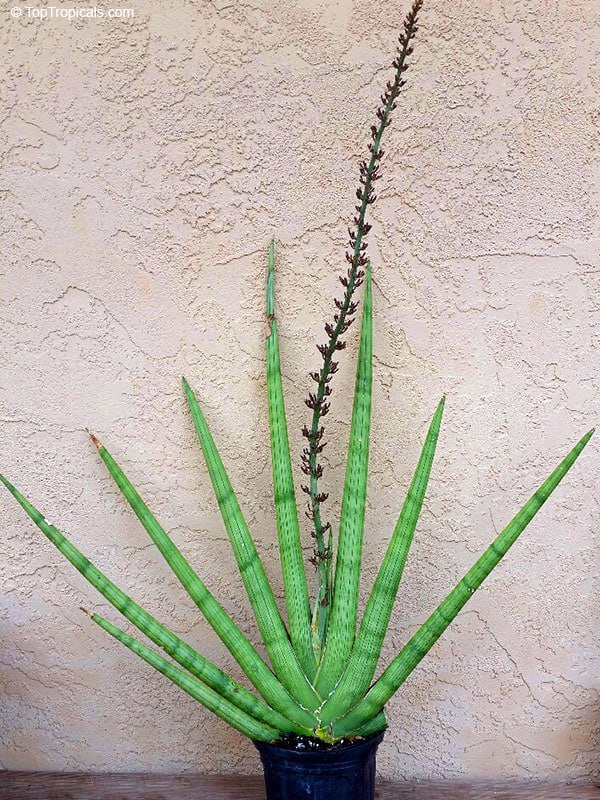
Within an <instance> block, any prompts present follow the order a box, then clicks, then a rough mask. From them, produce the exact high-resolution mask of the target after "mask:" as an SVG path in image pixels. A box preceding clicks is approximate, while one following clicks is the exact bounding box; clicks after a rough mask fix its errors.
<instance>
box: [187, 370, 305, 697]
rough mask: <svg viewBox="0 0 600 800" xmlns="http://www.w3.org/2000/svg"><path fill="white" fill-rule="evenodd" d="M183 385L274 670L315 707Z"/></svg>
mask: <svg viewBox="0 0 600 800" xmlns="http://www.w3.org/2000/svg"><path fill="white" fill-rule="evenodd" d="M183 385H184V388H185V392H186V395H187V399H188V403H189V405H190V409H191V412H192V418H193V420H194V425H195V428H196V432H197V434H198V438H199V440H200V444H201V446H202V452H203V454H204V459H205V461H206V466H207V468H208V473H209V475H210V479H211V482H212V485H213V489H214V491H215V495H216V498H217V502H218V504H219V509H220V511H221V516H222V517H223V522H224V523H225V528H226V530H227V533H228V535H229V541H230V543H231V547H232V550H233V553H234V556H235V560H236V562H237V565H238V569H239V571H240V574H241V576H242V580H243V582H244V586H245V587H246V591H247V593H248V598H249V600H250V604H251V606H252V609H253V611H254V616H255V617H256V622H257V624H258V628H259V630H260V633H261V636H262V639H263V642H264V645H265V648H266V650H267V653H268V654H269V658H270V659H271V664H272V665H273V669H274V671H275V674H276V675H277V677H278V678H279V680H280V681H281V683H282V684H283V685H284V686H285V687H286V689H287V690H288V691H289V692H290V694H291V695H292V696H293V697H295V698H296V700H297V701H298V702H299V703H301V704H302V705H303V706H305V707H306V708H308V709H311V710H314V709H316V708H317V707H318V706H319V703H320V699H319V697H318V696H317V694H316V693H315V690H314V689H313V688H312V686H311V684H310V683H309V680H308V678H307V677H306V675H305V673H304V672H303V670H302V667H301V666H300V663H299V661H298V658H297V657H296V654H295V653H294V650H293V649H292V645H291V643H290V640H289V638H288V634H287V630H286V628H285V625H284V624H283V620H282V618H281V614H280V613H279V609H278V608H277V603H276V602H275V598H274V596H273V591H272V589H271V586H270V584H269V581H268V579H267V576H266V573H265V569H264V567H263V564H262V561H261V560H260V557H259V555H258V553H257V552H256V547H255V546H254V542H253V540H252V537H251V536H250V531H249V530H248V526H247V524H246V520H245V519H244V515H243V514H242V511H241V509H240V506H239V503H238V501H237V498H236V496H235V493H234V491H233V487H232V486H231V483H230V481H229V477H228V476H227V473H226V471H225V467H224V466H223V462H222V461H221V457H220V456H219V453H218V451H217V448H216V445H215V443H214V440H213V438H212V436H211V433H210V431H209V429H208V425H207V424H206V419H205V418H204V414H203V413H202V410H201V409H200V406H199V404H198V401H197V399H196V396H195V395H194V393H193V392H192V390H191V388H190V386H189V384H188V383H187V381H186V380H185V379H184V381H183Z"/></svg>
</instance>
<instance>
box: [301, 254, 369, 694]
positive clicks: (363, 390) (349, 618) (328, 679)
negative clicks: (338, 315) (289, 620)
mask: <svg viewBox="0 0 600 800" xmlns="http://www.w3.org/2000/svg"><path fill="white" fill-rule="evenodd" d="M372 355H373V301H372V294H371V269H370V266H368V267H367V274H366V282H365V298H364V305H363V313H362V323H361V331H360V346H359V352H358V365H357V370H356V382H355V388H354V406H353V409H352V422H351V425H350V441H349V445H348V460H347V463H346V478H345V482H344V494H343V497H342V509H341V513H340V526H339V538H338V548H337V559H336V565H335V582H334V587H333V599H332V604H331V612H330V614H329V623H328V627H327V636H326V642H325V653H324V655H323V658H322V661H321V664H320V666H319V671H318V673H317V680H316V684H315V688H316V689H317V692H318V693H319V694H320V695H321V697H326V696H327V695H328V694H329V693H330V692H331V691H332V689H333V688H334V686H335V684H336V683H337V681H338V680H339V678H340V675H341V673H342V671H343V670H344V668H345V666H346V664H347V661H348V657H349V655H350V651H351V650H352V645H353V644H354V635H355V632H356V615H357V611H358V591H359V585H360V564H361V555H362V543H363V529H364V518H365V505H366V494H367V469H368V462H369V431H370V426H371V389H372V382H373V364H372Z"/></svg>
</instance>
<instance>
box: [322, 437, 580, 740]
mask: <svg viewBox="0 0 600 800" xmlns="http://www.w3.org/2000/svg"><path fill="white" fill-rule="evenodd" d="M593 432H594V431H593V429H592V430H591V431H589V432H588V433H586V435H585V436H584V437H583V438H582V439H581V440H580V441H579V442H578V443H577V444H576V445H575V447H574V448H573V449H572V450H571V452H570V453H569V454H568V455H567V456H566V458H565V459H564V460H563V461H561V463H560V464H559V465H558V467H557V468H556V469H555V470H554V472H553V473H552V474H551V475H550V476H549V477H548V478H547V479H546V480H545V481H544V483H543V484H542V485H541V486H540V487H539V489H538V490H537V491H536V492H535V494H534V495H533V496H532V497H531V498H530V499H529V500H528V501H527V503H525V505H524V506H523V508H522V509H521V510H520V511H519V512H518V514H517V515H516V516H515V517H514V518H513V519H512V520H511V521H510V522H509V524H508V525H507V526H506V528H504V530H503V531H502V532H501V533H500V534H499V535H498V536H497V537H496V539H495V540H494V541H493V542H492V544H491V545H490V546H489V547H488V549H487V550H486V551H485V552H484V553H483V555H482V556H481V557H480V558H479V559H478V560H477V561H476V562H475V564H474V565H473V566H472V567H471V569H470V570H469V571H468V572H467V574H466V575H465V577H464V578H463V579H462V580H461V581H460V582H459V583H458V584H457V586H455V588H454V589H453V590H452V591H451V592H450V594H449V595H448V597H446V599H445V600H444V601H443V602H442V603H440V605H439V606H438V607H437V608H436V610H435V611H434V612H433V614H432V615H431V616H430V617H429V619H428V620H427V621H426V622H425V623H424V624H423V625H422V626H421V627H420V628H419V630H418V631H417V633H415V635H414V636H413V637H412V638H411V639H410V641H409V642H408V643H407V644H406V646H405V647H404V648H403V649H402V650H401V651H400V653H399V654H398V655H397V656H396V658H395V659H394V660H393V661H392V663H391V664H390V665H389V667H388V668H387V669H386V670H385V672H384V673H383V674H382V675H381V677H380V678H379V679H378V680H377V681H376V682H375V683H374V684H373V686H372V687H371V689H370V690H369V692H368V693H367V695H366V696H365V698H364V699H363V700H361V702H359V703H358V704H357V705H356V706H355V707H354V708H353V709H352V710H351V711H350V713H348V714H347V715H345V716H343V717H341V718H340V719H339V720H337V721H336V722H335V723H334V724H333V726H332V730H333V733H334V735H335V736H344V735H349V734H350V733H351V732H352V731H354V730H356V729H357V728H358V727H359V726H361V725H363V724H364V723H365V722H366V721H367V720H369V719H371V718H372V717H374V716H375V715H376V714H377V713H378V712H379V711H381V709H383V707H384V706H385V704H386V703H387V701H388V700H389V699H390V697H392V695H393V694H394V693H395V692H396V691H397V690H398V689H399V688H400V686H401V685H402V684H403V683H404V681H405V680H406V678H407V677H408V676H409V675H410V673H411V672H412V671H413V669H414V668H415V667H416V666H417V664H418V663H419V661H421V659H422V658H423V657H424V656H425V655H426V654H427V653H428V652H429V650H430V649H431V648H432V647H433V645H434V644H435V642H437V640H438V639H439V637H440V636H441V635H442V633H443V632H444V631H445V630H446V628H447V627H448V626H449V625H450V623H451V622H452V620H453V619H454V618H455V617H456V615H457V614H458V613H459V611H460V610H461V608H462V607H463V606H464V605H465V603H466V602H467V601H468V600H469V599H470V598H471V597H472V596H473V593H474V592H475V590H476V589H478V588H479V586H481V584H482V583H483V581H484V580H485V579H486V578H487V576H488V575H489V574H490V572H491V571H492V570H493V569H494V567H495V566H496V565H497V564H498V562H499V561H500V559H501V558H503V556H504V555H506V553H507V552H508V550H509V549H510V547H511V546H512V545H513V544H514V543H515V542H516V540H517V539H518V537H519V536H520V534H521V533H522V532H523V531H524V530H525V528H526V527H527V525H528V524H529V523H530V522H531V520H532V519H533V517H534V516H535V515H536V514H537V512H538V511H539V510H540V508H541V507H542V506H543V505H544V503H545V502H546V500H547V499H548V498H549V497H550V495H551V494H552V492H553V491H554V489H555V488H556V487H557V486H558V484H559V483H560V482H561V480H562V479H563V478H564V477H565V475H566V474H567V472H568V471H569V469H570V468H571V467H572V466H573V464H574V462H575V460H576V459H577V457H578V456H579V454H580V453H581V451H582V450H583V448H584V447H585V445H586V444H587V443H588V441H589V439H590V437H591V436H592V434H593Z"/></svg>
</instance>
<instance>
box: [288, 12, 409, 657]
mask: <svg viewBox="0 0 600 800" xmlns="http://www.w3.org/2000/svg"><path fill="white" fill-rule="evenodd" d="M422 5H423V0H415V2H414V3H413V5H412V7H411V9H410V11H409V12H408V14H407V15H406V18H405V20H404V25H403V31H402V32H401V33H400V36H399V37H398V50H397V53H396V57H395V58H394V60H393V61H392V66H393V67H394V68H395V70H396V72H395V75H394V80H393V81H388V83H387V84H386V88H385V92H384V93H383V94H382V95H381V105H380V106H379V108H378V109H377V124H375V125H372V126H371V141H370V142H369V145H368V147H369V152H370V157H369V159H368V160H363V161H362V162H361V164H360V177H359V181H360V184H359V187H358V189H357V190H356V197H357V198H358V201H359V202H358V204H357V205H356V206H355V211H356V215H355V216H354V219H353V223H354V226H353V227H349V228H348V235H349V243H348V250H347V252H346V260H347V262H348V265H349V266H348V268H347V270H346V272H345V273H344V274H343V275H341V276H340V278H339V280H340V283H341V284H342V286H343V289H344V292H343V296H342V298H341V299H340V298H337V297H336V298H335V299H334V303H335V306H336V308H337V311H336V312H335V313H334V315H333V321H332V322H327V323H326V324H325V333H326V334H327V337H328V339H327V342H325V344H319V345H317V349H318V351H319V353H320V354H321V356H322V358H323V364H322V366H321V368H320V369H319V370H318V371H315V372H311V373H310V377H311V378H312V380H313V381H314V382H315V383H316V384H317V387H316V390H315V391H314V392H309V395H308V397H307V399H306V400H305V403H306V405H307V406H308V407H309V408H310V409H311V410H312V418H311V421H310V426H308V425H305V426H304V427H303V429H302V435H303V436H304V438H305V439H306V440H307V444H306V446H305V447H304V449H303V451H302V471H303V472H304V474H305V475H307V476H308V483H307V484H305V485H303V486H302V491H303V492H304V493H305V494H306V495H308V500H307V510H306V515H307V517H308V518H309V520H311V522H312V531H311V535H312V538H313V539H314V542H315V546H314V552H313V555H312V557H311V563H312V564H313V565H314V566H315V568H316V570H317V576H318V587H317V593H316V597H315V602H314V606H313V612H312V636H313V648H314V650H315V654H316V658H317V661H318V660H319V657H320V655H321V653H322V650H323V647H324V645H325V638H326V634H327V623H328V619H329V610H330V606H331V594H332V586H333V580H332V572H333V570H332V559H333V530H332V526H331V523H330V522H324V521H323V517H322V515H321V505H322V503H323V502H325V500H327V498H328V497H329V494H328V493H327V492H323V491H320V489H319V479H320V478H321V477H322V475H323V463H322V461H321V459H320V455H321V453H322V452H323V450H324V449H325V446H326V442H325V440H324V434H325V427H324V424H323V417H325V416H327V414H328V413H329V409H330V400H329V398H330V397H331V393H332V388H331V380H332V378H333V376H334V375H335V373H336V372H337V370H338V363H339V362H337V361H335V360H334V356H335V355H336V353H337V352H338V351H340V350H343V349H344V348H345V347H346V342H345V340H344V339H342V338H341V337H342V336H343V335H344V334H345V333H346V331H347V330H348V328H349V327H350V326H351V325H352V323H353V322H354V319H355V315H356V311H357V309H358V301H357V300H356V299H354V298H355V292H356V290H357V289H358V288H359V286H360V285H361V284H362V283H363V281H364V278H365V268H366V266H367V262H368V259H367V255H366V250H367V235H368V233H369V231H370V230H371V225H370V224H369V223H368V222H367V221H366V216H367V208H368V207H369V205H372V204H373V203H374V202H375V200H376V199H377V195H376V194H375V192H374V190H373V185H374V184H375V182H376V181H377V180H378V179H379V178H380V177H381V175H380V165H381V159H382V157H383V154H384V151H383V149H382V147H381V140H382V138H383V133H384V131H385V129H386V128H387V126H388V125H389V124H390V122H391V115H392V111H393V110H394V109H395V108H396V100H397V98H398V95H399V94H400V90H401V89H402V87H403V86H404V85H405V83H406V81H405V79H404V78H403V75H404V73H405V72H406V70H407V69H408V63H407V59H408V58H409V56H410V55H411V54H412V52H413V48H412V45H411V42H412V41H413V40H414V38H415V36H416V34H417V31H418V27H417V18H418V14H419V11H420V10H421V7H422ZM326 538H327V542H326V541H325V540H326Z"/></svg>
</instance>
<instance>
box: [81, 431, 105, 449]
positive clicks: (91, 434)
mask: <svg viewBox="0 0 600 800" xmlns="http://www.w3.org/2000/svg"><path fill="white" fill-rule="evenodd" d="M85 430H86V432H87V434H88V436H89V437H90V439H91V440H92V442H93V443H94V444H95V445H96V447H97V448H98V450H100V448H101V447H102V442H101V441H100V439H98V437H97V436H95V435H94V434H93V433H92V432H91V430H90V429H89V428H86V429H85Z"/></svg>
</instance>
